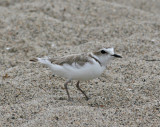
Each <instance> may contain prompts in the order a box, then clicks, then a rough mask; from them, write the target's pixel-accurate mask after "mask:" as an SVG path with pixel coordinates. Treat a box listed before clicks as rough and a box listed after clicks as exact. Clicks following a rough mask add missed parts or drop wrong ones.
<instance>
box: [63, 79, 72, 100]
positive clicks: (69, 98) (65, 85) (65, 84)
mask: <svg viewBox="0 0 160 127" xmlns="http://www.w3.org/2000/svg"><path fill="white" fill-rule="evenodd" d="M69 82H71V80H68V81H67V82H65V83H64V88H65V89H66V92H67V95H68V101H71V97H70V95H69V92H68V88H67V84H68V83H69Z"/></svg>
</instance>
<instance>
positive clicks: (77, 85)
mask: <svg viewBox="0 0 160 127" xmlns="http://www.w3.org/2000/svg"><path fill="white" fill-rule="evenodd" d="M76 87H77V89H78V90H80V91H81V92H82V93H83V95H84V96H85V97H86V100H89V98H88V97H87V95H86V94H85V92H84V91H83V90H82V89H81V88H80V87H79V81H78V82H77V84H76Z"/></svg>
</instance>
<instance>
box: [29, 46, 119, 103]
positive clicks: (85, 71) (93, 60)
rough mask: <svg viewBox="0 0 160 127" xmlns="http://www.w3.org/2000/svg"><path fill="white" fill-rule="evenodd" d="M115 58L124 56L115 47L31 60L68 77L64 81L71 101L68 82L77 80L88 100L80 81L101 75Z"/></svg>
mask: <svg viewBox="0 0 160 127" xmlns="http://www.w3.org/2000/svg"><path fill="white" fill-rule="evenodd" d="M114 58H122V57H121V56H120V55H117V54H115V53H114V49H113V48H101V49H98V50H96V51H94V52H90V53H86V54H85V53H84V54H77V55H69V56H64V57H61V58H57V59H55V58H34V59H31V60H30V61H33V62H40V63H42V64H45V65H46V66H48V67H49V68H50V70H51V71H52V72H53V75H57V76H60V77H63V78H66V79H67V80H66V82H65V83H64V87H65V89H66V92H67V95H68V100H69V101H70V100H71V97H70V94H69V91H68V88H67V84H68V83H70V82H71V81H72V80H77V83H76V87H77V89H78V90H80V91H81V92H82V94H83V95H84V96H85V98H86V100H88V99H89V98H88V96H87V95H86V93H85V92H84V91H83V90H82V89H81V88H80V86H79V83H80V81H87V80H91V79H94V78H97V77H100V76H101V74H102V73H103V72H104V70H105V69H106V67H107V64H108V63H109V61H111V60H112V59H114Z"/></svg>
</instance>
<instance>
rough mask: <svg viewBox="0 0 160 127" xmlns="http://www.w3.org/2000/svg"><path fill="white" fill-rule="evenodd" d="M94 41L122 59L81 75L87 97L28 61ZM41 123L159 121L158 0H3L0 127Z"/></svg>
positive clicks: (102, 126) (99, 125)
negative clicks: (98, 72) (91, 75)
mask: <svg viewBox="0 0 160 127" xmlns="http://www.w3.org/2000/svg"><path fill="white" fill-rule="evenodd" d="M97 45H103V46H105V47H114V48H115V52H116V53H117V54H121V55H122V56H123V59H116V60H114V61H112V63H110V64H109V65H108V67H107V69H106V71H105V72H104V73H103V74H102V76H101V77H99V78H97V79H94V80H91V81H88V82H81V85H80V86H81V88H82V89H83V90H84V91H86V94H87V95H88V96H89V97H90V99H89V100H88V101H86V100H85V98H84V96H83V95H82V94H81V93H80V92H79V91H77V89H76V87H75V85H69V86H68V87H69V92H70V94H71V97H72V98H73V101H70V102H68V101H67V94H66V91H65V89H64V86H63V84H64V82H65V80H64V79H62V78H60V77H52V75H51V74H52V73H51V71H50V70H49V69H48V68H46V67H45V66H43V65H41V64H39V63H33V62H30V61H29V60H30V59H31V58H34V57H43V56H52V57H58V56H64V55H70V54H73V53H82V52H87V51H91V50H92V49H93V48H94V47H95V46H97ZM75 83H76V82H74V84H75ZM40 126H42V127H67V126H68V127H76V126H77V127H82V126H83V127H90V126H95V127H107V126H110V127H119V126H121V127H122V126H126V127H127V126H128V127H131V126H133V127H136V126H139V127H151V126H152V127H158V126H160V1H159V0H129V1H128V0H106V1H105V0H84V1H83V0H45V1H44V0H28V1H24V0H1V1H0V127H40Z"/></svg>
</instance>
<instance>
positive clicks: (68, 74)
mask: <svg viewBox="0 0 160 127" xmlns="http://www.w3.org/2000/svg"><path fill="white" fill-rule="evenodd" d="M53 70H54V71H53V73H54V74H56V75H58V76H61V77H64V78H67V79H72V80H82V81H84V80H90V79H94V78H97V77H99V76H100V75H101V74H102V73H103V71H104V70H105V67H103V66H100V65H99V63H97V62H94V63H93V64H91V63H86V64H85V65H84V66H78V67H77V66H75V65H74V64H72V66H71V65H68V64H64V65H63V66H61V67H60V66H59V69H55V68H54V69H53Z"/></svg>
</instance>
